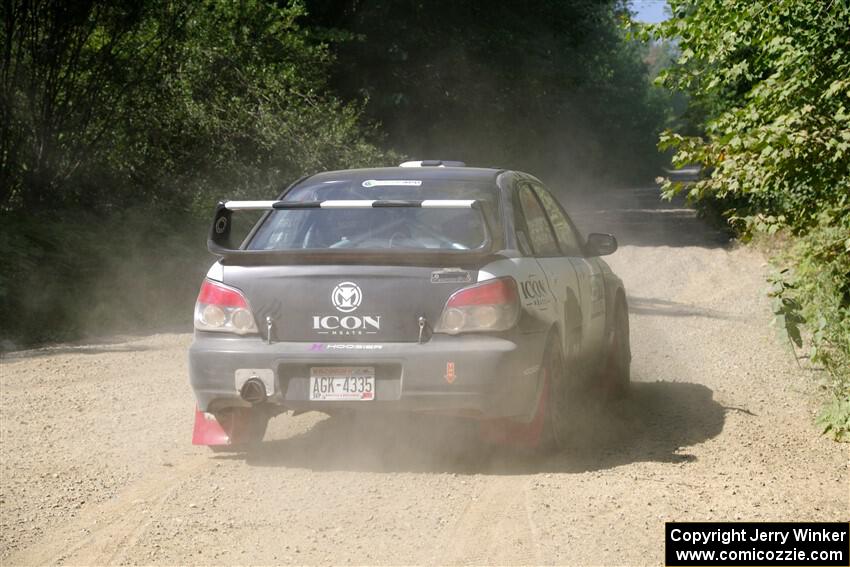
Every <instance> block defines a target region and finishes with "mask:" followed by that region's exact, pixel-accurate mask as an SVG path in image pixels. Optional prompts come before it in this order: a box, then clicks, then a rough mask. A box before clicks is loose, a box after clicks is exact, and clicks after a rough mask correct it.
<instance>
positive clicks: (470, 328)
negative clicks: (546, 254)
mask: <svg viewBox="0 0 850 567" xmlns="http://www.w3.org/2000/svg"><path fill="white" fill-rule="evenodd" d="M518 318H519V293H517V286H516V281H514V279H513V278H510V277H508V278H497V279H494V280H490V281H487V282H484V283H480V284H478V285H474V286H471V287H467V288H464V289H461V290H458V291H456V292H455V293H454V294H453V295H452V296H451V297H450V298H449V300H448V301H447V302H446V306H445V308H444V309H443V314H442V316H441V317H440V322H439V323H438V324H437V327H436V328H435V329H434V331H435V332H437V333H448V334H450V335H456V334H458V333H469V332H474V331H504V330H507V329H510V328H511V327H513V326H514V325H515V324H516V322H517V319H518Z"/></svg>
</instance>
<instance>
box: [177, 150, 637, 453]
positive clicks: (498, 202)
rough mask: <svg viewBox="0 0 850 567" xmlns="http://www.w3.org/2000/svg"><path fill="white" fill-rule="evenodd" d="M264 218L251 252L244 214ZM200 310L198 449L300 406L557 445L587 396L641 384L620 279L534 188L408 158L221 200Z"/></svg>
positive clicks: (596, 240)
mask: <svg viewBox="0 0 850 567" xmlns="http://www.w3.org/2000/svg"><path fill="white" fill-rule="evenodd" d="M250 210H253V211H262V217H261V218H260V220H259V221H258V222H257V223H256V225H254V227H253V228H252V229H251V230H250V232H249V233H248V236H247V237H246V238H244V240H241V239H240V240H241V242H231V240H232V235H231V226H232V224H233V220H234V219H233V217H232V216H233V213H234V212H236V211H250ZM209 248H210V250H211V251H212V252H213V253H214V254H216V255H218V256H219V257H220V259H219V260H218V261H217V262H215V264H213V266H212V267H211V268H210V270H209V272H208V274H207V276H206V279H205V280H204V282H203V284H202V286H201V291H200V294H199V295H198V300H197V303H196V306H195V319H194V321H195V337H194V342H193V343H192V346H191V348H190V350H189V362H190V375H191V384H192V387H193V389H194V392H195V396H196V399H197V404H198V408H197V411H196V416H195V431H194V435H193V442H194V443H196V444H203V445H210V446H213V447H214V448H215V447H222V446H224V447H228V446H230V447H231V448H239V447H243V446H245V445H250V444H252V443H256V442H258V441H260V440H261V439H262V437H263V435H264V433H265V429H266V424H267V423H268V420H269V419H270V418H271V417H272V416H274V415H277V414H279V413H282V412H285V411H287V410H292V411H295V412H301V411H307V410H318V411H322V412H327V413H330V414H332V415H333V414H334V413H345V412H350V411H362V412H378V411H383V410H396V411H410V412H426V413H439V414H448V415H453V416H462V417H468V418H471V419H475V420H479V421H480V423H481V424H482V432H484V434H485V437H487V438H489V439H491V440H495V441H503V442H509V443H519V444H524V445H531V446H547V447H557V446H561V445H563V444H564V442H565V440H566V439H567V438H568V437H569V436H570V435H571V434H573V433H574V431H573V429H574V427H573V426H574V423H573V420H571V417H572V416H573V415H574V413H575V412H574V410H575V405H576V404H578V403H581V401H580V399H581V395H580V394H579V392H586V391H588V390H593V391H599V392H604V393H607V394H621V393H623V392H624V391H625V389H626V388H627V387H628V383H629V364H630V360H631V354H630V348H629V320H628V309H627V305H626V295H625V290H624V288H623V283H622V281H621V280H620V279H619V278H618V277H617V276H616V275H614V274H613V273H612V271H611V269H610V268H609V267H608V265H607V264H606V263H605V262H604V261H602V260H601V259H600V258H599V256H603V255H606V254H611V253H612V252H614V251H615V250H616V248H617V241H616V239H615V238H614V237H613V236H611V235H608V234H591V235H589V237H588V238H587V240H585V239H583V238H582V237H581V236H580V235H579V233H578V231H577V230H576V228H575V226H574V225H573V223H572V221H571V220H570V218H569V216H568V215H567V213H566V212H565V211H564V209H563V208H562V207H561V205H560V204H559V203H558V201H557V200H556V199H555V198H554V197H553V196H552V194H551V193H550V192H549V191H548V190H547V189H546V187H544V186H543V184H542V183H541V182H540V181H538V180H537V179H536V178H534V177H533V176H531V175H528V174H525V173H521V172H517V171H508V170H500V169H483V168H473V167H465V166H464V165H463V164H462V163H459V162H441V161H424V162H408V163H405V164H402V166H401V167H388V168H376V169H356V170H346V171H330V172H326V173H320V174H318V175H313V176H310V177H306V178H303V179H301V180H299V181H297V182H295V183H294V184H292V185H291V186H290V187H288V188H287V189H286V190H285V191H284V192H283V194H281V195H280V197H278V199H277V200H273V201H224V202H221V203H219V204H218V207H217V209H216V213H215V218H214V220H213V226H212V228H211V231H210V237H209Z"/></svg>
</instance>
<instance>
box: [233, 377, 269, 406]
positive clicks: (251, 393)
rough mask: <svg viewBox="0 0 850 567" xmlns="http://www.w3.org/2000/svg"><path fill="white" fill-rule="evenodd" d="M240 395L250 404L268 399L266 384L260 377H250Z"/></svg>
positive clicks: (243, 385)
mask: <svg viewBox="0 0 850 567" xmlns="http://www.w3.org/2000/svg"><path fill="white" fill-rule="evenodd" d="M239 395H240V396H241V397H242V399H243V400H245V401H246V402H248V403H250V404H261V403H263V402H264V401H266V385H265V384H263V381H262V380H260V379H259V378H249V379H248V380H246V381H245V383H244V384H242V389H241V390H239Z"/></svg>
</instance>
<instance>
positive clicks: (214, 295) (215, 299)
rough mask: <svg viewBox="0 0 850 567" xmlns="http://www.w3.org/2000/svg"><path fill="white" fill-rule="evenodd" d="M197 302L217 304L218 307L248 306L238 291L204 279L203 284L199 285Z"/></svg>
mask: <svg viewBox="0 0 850 567" xmlns="http://www.w3.org/2000/svg"><path fill="white" fill-rule="evenodd" d="M198 303H206V304H207V305H218V306H220V307H242V308H244V309H247V308H248V302H247V301H245V298H244V297H243V296H242V294H241V293H240V292H238V291H236V290H235V289H231V288H228V287H224V286H223V285H222V284H218V283H215V282H212V281H210V280H204V283H203V285H201V292H200V293H199V294H198Z"/></svg>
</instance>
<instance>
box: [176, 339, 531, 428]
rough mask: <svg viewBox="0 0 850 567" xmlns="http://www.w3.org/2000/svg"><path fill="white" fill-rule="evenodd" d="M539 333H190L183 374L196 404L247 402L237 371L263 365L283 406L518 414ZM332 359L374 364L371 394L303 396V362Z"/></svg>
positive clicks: (524, 410) (275, 400) (206, 407)
mask: <svg viewBox="0 0 850 567" xmlns="http://www.w3.org/2000/svg"><path fill="white" fill-rule="evenodd" d="M544 339H545V336H544V335H542V334H539V333H535V334H520V333H516V334H515V336H510V337H495V336H486V335H462V336H456V337H450V336H443V335H434V336H432V338H431V340H429V341H428V342H427V343H424V344H416V343H369V344H367V343H305V342H280V343H272V344H267V343H265V342H264V341H263V340H262V339H260V338H258V337H235V336H219V335H216V334H213V333H196V334H195V340H194V342H193V343H192V346H191V347H190V349H189V374H190V381H191V384H192V388H193V389H194V391H195V397H196V398H197V401H198V406H199V408H200V409H201V410H203V411H217V410H220V409H224V408H227V407H233V406H246V405H248V404H246V403H245V402H243V401H242V399H241V398H240V397H239V392H238V391H237V389H236V378H235V376H236V371H237V370H239V369H254V370H260V369H262V370H271V371H273V372H274V381H273V382H274V384H273V389H274V391H273V392H269V393H270V396H269V399H268V402H269V403H271V404H273V405H277V406H280V407H282V408H285V409H292V410H299V411H300V410H317V411H327V412H332V411H334V410H341V409H345V410H358V411H382V410H389V411H393V410H395V411H413V412H425V413H445V414H451V415H460V416H468V417H477V418H497V417H521V418H523V417H528V416H530V415H531V413H532V412H533V410H534V407H535V404H536V401H537V396H538V387H539V384H538V374H539V373H538V371H537V370H538V365H539V364H540V361H541V359H542V356H543V348H544V343H545V340H544ZM450 363H451V364H452V365H453V367H454V378H453V379H452V378H451V376H450V374H451V373H450V372H449V370H448V367H449V364H450ZM334 365H339V366H350V365H358V366H374V367H375V374H376V392H375V399H374V400H370V401H358V402H338V401H334V402H316V401H310V400H309V396H308V390H309V376H310V368H311V367H312V366H334Z"/></svg>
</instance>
